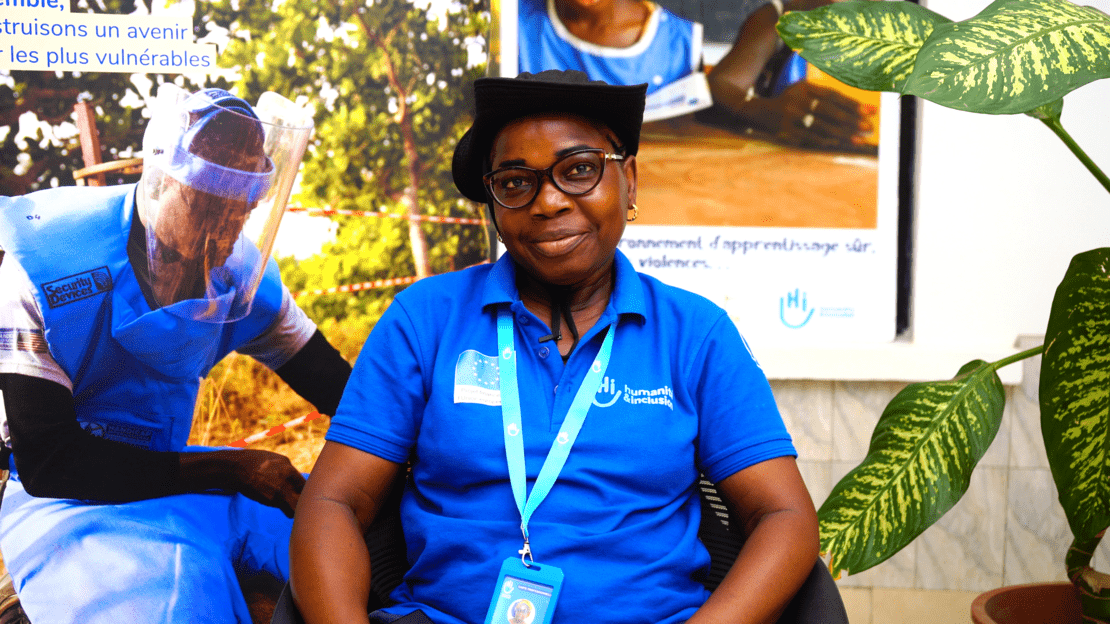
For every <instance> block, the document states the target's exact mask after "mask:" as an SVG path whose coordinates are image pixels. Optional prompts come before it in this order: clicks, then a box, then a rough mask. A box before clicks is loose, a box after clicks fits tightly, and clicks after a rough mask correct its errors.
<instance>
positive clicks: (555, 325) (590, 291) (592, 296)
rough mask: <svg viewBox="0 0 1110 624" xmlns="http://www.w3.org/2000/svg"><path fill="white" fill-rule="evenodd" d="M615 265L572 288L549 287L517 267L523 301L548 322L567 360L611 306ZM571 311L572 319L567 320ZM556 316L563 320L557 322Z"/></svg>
mask: <svg viewBox="0 0 1110 624" xmlns="http://www.w3.org/2000/svg"><path fill="white" fill-rule="evenodd" d="M613 279H614V273H613V264H612V262H610V263H609V267H608V268H607V269H606V270H603V271H599V272H598V273H596V274H595V275H594V276H593V277H592V278H590V279H588V280H586V281H584V282H582V283H580V284H573V285H569V286H562V285H557V284H548V283H546V282H541V281H539V280H537V279H536V278H535V277H533V276H532V275H530V274H529V273H527V272H526V271H523V270H521V269H520V267H519V266H518V267H517V279H516V281H517V289H518V290H519V291H520V300H521V302H522V303H523V304H524V307H525V308H528V311H530V312H531V313H532V314H535V315H536V316H537V317H539V318H541V319H543V320H544V321H545V322H547V323H548V325H549V327H550V328H551V330H552V332H553V333H552V335H551V337H550V338H549V339H551V340H553V341H554V342H555V343H556V345H557V346H558V348H559V353H560V354H561V355H562V356H563V357H564V359H565V358H566V356H568V355H569V354H570V352H571V350H572V349H573V347H574V345H575V344H576V343H577V341H578V339H577V337H576V336H575V334H578V336H584V335H585V334H586V332H588V331H589V330H590V328H592V327H593V326H594V324H595V323H597V321H598V319H600V318H601V315H602V314H603V313H604V312H605V308H606V306H608V305H609V296H610V295H611V294H612V293H613ZM568 311H569V313H570V317H571V318H569V319H568V318H566V314H567V312H568ZM555 315H559V317H560V319H559V320H558V321H556V320H555Z"/></svg>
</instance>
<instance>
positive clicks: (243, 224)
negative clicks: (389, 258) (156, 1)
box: [0, 85, 350, 624]
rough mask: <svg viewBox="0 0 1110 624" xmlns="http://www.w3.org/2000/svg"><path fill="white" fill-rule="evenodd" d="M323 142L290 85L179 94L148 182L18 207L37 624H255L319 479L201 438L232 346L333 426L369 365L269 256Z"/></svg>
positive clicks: (4, 276) (6, 265) (4, 312)
mask: <svg viewBox="0 0 1110 624" xmlns="http://www.w3.org/2000/svg"><path fill="white" fill-rule="evenodd" d="M311 132H312V120H311V116H309V115H307V114H304V113H303V112H300V111H298V109H297V108H296V107H295V106H293V104H292V103H291V102H289V101H288V100H285V99H284V98H282V97H281V96H277V95H276V94H265V95H264V96H263V97H262V98H261V99H260V100H259V103H258V105H257V106H251V105H250V104H248V103H247V102H246V101H244V100H242V99H240V98H237V97H234V96H232V95H231V94H230V93H228V92H226V91H223V90H220V89H206V90H203V91H200V92H197V93H193V94H189V93H186V92H183V91H180V90H175V89H174V88H173V87H172V85H166V86H164V87H163V90H161V91H160V92H159V95H158V98H157V102H156V105H155V106H154V107H153V114H152V117H151V120H150V123H149V124H148V127H147V129H146V134H145V136H144V140H143V158H144V170H143V176H142V179H141V180H140V181H139V182H138V183H137V184H131V185H121V186H112V187H64V188H54V189H49V190H43V191H38V192H34V193H30V194H28V195H24V196H19V197H0V248H3V250H4V252H5V253H4V256H3V261H2V262H0V393H2V402H0V408H2V409H0V415H3V417H4V418H3V420H2V421H0V431H2V433H3V442H4V446H5V447H6V449H5V450H6V453H5V457H4V463H5V466H6V468H7V469H8V470H10V476H9V479H8V481H7V485H6V488H5V490H4V492H3V501H2V504H0V551H2V552H3V557H4V563H5V564H6V565H7V568H8V571H9V573H10V574H11V576H12V578H13V581H14V585H15V588H16V590H17V591H18V593H19V597H20V602H21V603H22V606H23V609H24V610H25V612H26V614H27V616H28V617H29V619H30V620H31V621H32V622H36V623H46V622H51V623H65V622H75V623H76V622H81V623H90V622H104V623H112V624H122V623H127V622H142V623H144V624H145V623H153V622H175V623H180V622H249V621H251V614H250V612H249V609H248V605H247V602H246V600H245V599H244V596H243V592H242V590H241V587H240V581H241V580H242V579H245V578H258V577H264V578H268V579H272V580H273V581H274V582H273V583H272V585H273V586H274V587H276V588H278V589H280V586H281V584H282V583H284V582H285V581H286V580H287V579H288V576H289V564H288V543H289V532H290V529H291V527H292V519H291V518H292V515H293V511H294V508H295V507H296V504H297V500H298V497H299V495H300V492H301V489H302V488H303V486H304V483H305V479H304V476H303V475H302V474H301V473H300V472H299V471H297V470H296V469H295V468H294V467H293V465H292V464H291V463H290V461H289V460H288V459H287V458H286V457H285V456H283V455H280V454H278V453H273V452H269V451H263V450H234V449H210V448H196V447H188V446H187V439H188V436H189V431H190V428H191V423H192V417H193V411H194V406H195V403H196V398H197V391H198V387H199V383H200V380H201V379H202V378H203V377H204V376H205V375H207V373H208V371H209V370H210V369H211V368H212V367H213V366H214V365H215V364H216V363H217V362H219V361H220V360H221V359H222V358H223V357H224V356H225V355H227V354H229V353H231V352H232V351H237V352H239V353H241V354H245V355H249V356H251V357H253V358H254V359H256V360H258V361H259V362H261V363H262V364H264V365H266V366H268V367H269V368H271V369H273V370H275V371H276V372H277V374H278V375H279V376H280V377H281V378H282V379H283V380H285V382H286V383H288V384H289V385H290V386H291V387H292V388H293V389H294V390H295V391H296V392H297V393H298V394H300V395H301V396H303V397H304V398H305V399H307V400H308V401H310V402H311V403H312V404H313V405H314V406H315V407H316V408H317V410H319V411H320V412H321V413H324V414H332V413H334V410H335V407H336V405H337V404H338V402H339V399H340V396H341V394H342V391H343V388H344V386H345V385H346V380H347V377H348V375H349V374H350V366H349V364H348V363H347V362H346V361H345V360H343V358H342V357H341V356H340V355H339V353H338V352H337V351H336V350H335V349H334V348H333V347H332V346H331V345H330V344H329V343H328V341H327V340H326V339H325V338H324V337H323V335H322V334H321V333H320V332H319V330H318V329H317V328H316V325H315V324H314V323H313V322H312V321H311V320H309V319H308V317H307V316H305V314H304V312H303V311H301V310H300V308H298V307H297V305H296V304H295V303H294V302H293V298H292V296H291V294H290V292H289V290H288V289H287V288H286V287H285V286H284V285H283V284H282V282H281V278H280V276H279V274H278V269H277V264H276V262H275V261H274V259H273V258H272V257H271V255H270V245H272V242H273V234H274V230H275V229H276V228H277V225H278V223H279V222H280V216H281V214H282V212H283V211H284V209H285V203H286V201H287V199H288V197H289V193H290V190H291V188H292V185H293V180H294V178H295V176H296V174H297V170H298V168H299V165H300V161H301V157H302V156H303V154H304V150H305V147H306V145H307V142H308V139H309V137H310V135H311Z"/></svg>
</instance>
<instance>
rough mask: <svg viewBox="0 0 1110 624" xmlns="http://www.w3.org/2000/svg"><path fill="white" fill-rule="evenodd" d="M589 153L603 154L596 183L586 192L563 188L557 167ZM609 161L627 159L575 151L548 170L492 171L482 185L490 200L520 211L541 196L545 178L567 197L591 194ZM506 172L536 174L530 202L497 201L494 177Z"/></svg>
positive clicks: (520, 167) (518, 167)
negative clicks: (555, 172) (511, 202)
mask: <svg viewBox="0 0 1110 624" xmlns="http://www.w3.org/2000/svg"><path fill="white" fill-rule="evenodd" d="M587 153H592V154H601V156H602V158H601V171H598V173H597V180H595V181H594V183H593V185H592V186H590V188H588V189H586V190H584V191H577V192H576V191H568V190H567V189H565V188H563V187H562V185H561V184H559V181H558V180H556V179H555V176H554V175H553V173H554V171H555V167H558V166H559V165H560V164H562V162H563V161H564V160H566V159H568V158H573V157H574V156H578V155H579V154H587ZM609 160H615V161H618V162H620V161H623V160H625V157H624V156H623V155H621V154H610V153H609V152H606V151H605V150H604V149H602V148H600V147H588V148H586V149H580V150H575V151H573V152H571V153H569V154H566V155H565V156H563V157H562V158H560V159H559V160H556V161H555V162H553V163H551V166H550V167H548V168H546V169H533V168H532V167H525V166H523V165H515V166H512V167H501V168H500V169H494V170H493V171H491V172H489V173H487V174H486V175H484V176H482V185H483V186H484V187H485V188H486V194H487V195H489V197H490V199H492V200H493V201H494V202H496V203H497V205H499V206H502V207H503V208H506V209H508V210H520V209H521V208H526V207H528V206H529V205H530V204H531V203H532V202H534V201H535V200H536V197H538V196H539V194H540V189H541V188H543V179H544V177H545V176H546V177H547V178H548V179H549V180H551V183H552V184H554V185H555V188H557V189H559V191H561V192H563V193H566V194H567V195H573V196H578V195H585V194H586V193H589V192H590V191H592V190H594V189H595V188H597V185H598V184H601V178H603V177H604V176H605V162H606V161H609ZM504 171H530V172H532V173H533V174H535V176H536V186H535V188H534V189H533V190H532V196H531V197H529V198H528V201H526V202H524V203H523V204H521V205H519V206H509V205H506V204H505V203H504V202H502V201H501V200H500V199H497V196H496V195H495V194H494V192H493V176H495V175H497V174H499V173H501V172H504Z"/></svg>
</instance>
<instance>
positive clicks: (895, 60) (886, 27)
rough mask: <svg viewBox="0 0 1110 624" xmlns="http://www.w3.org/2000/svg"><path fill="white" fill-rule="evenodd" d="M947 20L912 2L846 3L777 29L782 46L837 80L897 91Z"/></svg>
mask: <svg viewBox="0 0 1110 624" xmlns="http://www.w3.org/2000/svg"><path fill="white" fill-rule="evenodd" d="M950 21H951V20H949V19H948V18H946V17H944V16H942V15H938V14H936V13H934V12H932V11H930V10H928V9H926V8H924V7H922V6H919V5H917V4H914V3H912V2H871V1H869V0H851V1H849V2H838V3H835V4H830V5H828V6H824V7H821V8H819V9H814V10H812V11H793V12H790V13H787V14H786V15H783V16H782V18H780V19H779V23H778V31H779V34H780V35H781V36H782V39H783V41H785V42H786V45H788V46H790V47H791V48H794V49H795V50H798V52H799V54H801V55H802V58H804V59H805V60H807V61H809V62H810V63H813V64H814V65H815V66H817V67H819V68H820V69H821V70H822V71H824V72H826V73H827V74H829V75H830V76H833V77H834V78H836V79H837V80H839V81H841V82H843V83H845V84H849V85H852V86H853V87H859V88H861V89H867V90H869V91H895V92H900V91H901V90H902V86H903V83H905V81H906V78H908V77H909V75H910V72H911V71H912V70H913V64H914V57H915V56H917V51H918V50H919V49H921V46H922V45H923V44H924V43H925V40H926V39H927V38H928V37H929V34H930V33H931V32H933V29H934V28H935V27H936V26H937V25H938V24H943V23H947V22H950Z"/></svg>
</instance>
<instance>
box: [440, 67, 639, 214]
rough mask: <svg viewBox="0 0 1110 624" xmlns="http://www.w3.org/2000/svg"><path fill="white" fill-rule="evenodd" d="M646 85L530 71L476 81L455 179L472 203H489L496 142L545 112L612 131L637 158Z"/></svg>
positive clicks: (453, 171)
mask: <svg viewBox="0 0 1110 624" xmlns="http://www.w3.org/2000/svg"><path fill="white" fill-rule="evenodd" d="M646 93H647V85H646V84H641V85H634V86H618V85H611V84H609V83H606V82H602V81H600V80H590V78H589V76H587V75H586V74H584V73H582V72H580V71H573V70H565V71H564V70H555V69H549V70H547V71H542V72H540V73H538V74H529V73H527V72H525V73H522V74H520V75H519V76H517V77H516V78H479V79H478V80H475V81H474V108H475V113H474V123H473V124H472V125H471V126H470V129H469V130H467V131H466V134H464V135H463V137H462V138H461V139H459V144H458V145H456V146H455V157H454V159H453V160H452V161H451V175H452V177H453V178H454V179H455V186H457V187H458V189H459V191H460V192H462V194H463V195H464V196H466V197H467V198H468V199H472V200H474V201H476V202H481V203H487V202H489V198H488V197H487V196H486V190H485V187H484V186H483V185H482V176H483V175H485V174H486V173H487V171H486V160H487V159H488V158H489V152H490V149H491V148H492V146H493V139H494V137H495V136H497V133H498V132H500V131H501V129H502V128H504V127H505V125H507V124H508V123H509V122H510V121H513V120H515V119H520V118H521V117H528V116H530V115H538V114H542V113H571V114H574V115H580V116H582V117H585V118H587V119H593V120H596V121H599V122H601V123H603V124H605V125H606V126H608V127H609V129H610V130H612V131H613V133H614V134H616V135H617V139H618V140H619V141H620V142H621V143H623V144H624V148H625V152H626V153H627V154H629V155H632V154H635V153H636V151H637V150H638V149H639V147H640V125H641V124H642V123H643V120H644V97H645V94H646Z"/></svg>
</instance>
